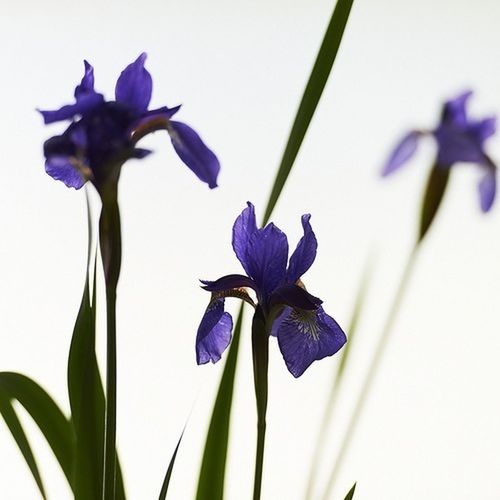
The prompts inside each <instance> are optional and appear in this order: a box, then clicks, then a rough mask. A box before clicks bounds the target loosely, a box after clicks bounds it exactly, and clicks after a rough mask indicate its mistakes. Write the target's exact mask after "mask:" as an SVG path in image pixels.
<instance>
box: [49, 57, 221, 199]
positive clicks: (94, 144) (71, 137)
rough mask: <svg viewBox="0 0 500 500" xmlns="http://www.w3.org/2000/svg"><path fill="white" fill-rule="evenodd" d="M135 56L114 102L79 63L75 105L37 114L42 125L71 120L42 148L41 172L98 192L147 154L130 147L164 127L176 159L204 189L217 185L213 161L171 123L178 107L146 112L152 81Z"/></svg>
mask: <svg viewBox="0 0 500 500" xmlns="http://www.w3.org/2000/svg"><path fill="white" fill-rule="evenodd" d="M145 60H146V54H145V53H143V54H141V55H140V56H139V57H138V58H137V59H136V60H135V61H134V62H133V63H132V64H129V65H128V66H127V67H126V68H125V69H124V70H123V71H122V73H121V75H120V77H119V78H118V81H117V82H116V88H115V100H114V101H106V100H105V99H104V97H103V96H102V94H99V93H97V92H96V91H95V90H94V69H93V68H92V66H91V65H90V64H89V63H88V62H87V61H85V74H84V76H83V78H82V81H81V83H80V84H79V85H77V87H76V88H75V94H74V95H75V102H74V103H73V104H68V105H66V106H63V107H62V108H60V109H57V110H54V111H40V113H41V114H42V116H43V119H44V122H45V124H50V123H54V122H58V121H63V120H71V123H70V125H69V126H68V128H67V129H66V130H65V131H64V132H63V133H62V134H61V135H57V136H54V137H51V138H50V139H48V140H47V141H46V142H45V144H44V154H45V159H46V161H45V170H46V171H47V173H48V174H49V175H50V176H51V177H53V178H54V179H56V180H60V181H62V182H64V184H66V186H68V187H73V188H75V189H80V188H81V187H82V186H83V185H84V184H85V182H86V181H87V180H90V181H92V182H93V183H94V184H95V186H96V187H97V188H98V190H100V188H102V187H103V186H104V185H105V184H106V183H107V182H108V181H110V180H115V181H117V180H118V176H119V174H120V168H121V166H122V165H123V163H124V162H125V161H126V160H128V159H130V158H139V159H140V158H144V157H145V156H147V155H148V154H150V153H151V151H149V150H147V149H142V148H138V147H136V144H137V142H138V141H139V140H140V139H141V138H142V137H144V136H145V135H147V134H149V133H151V132H154V131H156V130H160V129H164V130H167V132H168V133H169V135H170V139H171V141H172V144H173V146H174V149H175V151H176V152H177V154H178V155H179V157H180V158H181V160H182V161H183V162H184V163H185V164H186V165H187V166H188V167H189V168H190V169H191V170H192V171H193V172H194V173H195V174H196V175H197V176H198V178H199V179H200V180H202V181H203V182H206V183H207V184H208V185H209V187H210V188H214V187H216V186H217V175H218V173H219V170H220V165H219V161H218V160H217V157H216V156H215V155H214V153H213V152H212V151H210V149H208V148H207V146H206V145H205V144H204V143H203V141H202V140H201V138H200V137H199V135H198V134H197V133H196V132H195V131H194V130H193V129H192V128H190V127H189V126H188V125H186V124H184V123H181V122H178V121H174V120H172V119H171V118H172V116H173V115H174V114H175V113H177V111H179V108H180V106H176V107H174V108H168V107H166V106H164V107H161V108H158V109H154V110H148V106H149V101H150V99H151V93H152V89H153V81H152V78H151V75H150V74H149V72H148V71H147V70H146V69H145V68H144V62H145Z"/></svg>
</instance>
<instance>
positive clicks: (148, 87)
mask: <svg viewBox="0 0 500 500" xmlns="http://www.w3.org/2000/svg"><path fill="white" fill-rule="evenodd" d="M146 57H147V55H146V53H145V52H143V53H142V54H141V55H140V56H139V57H138V58H137V59H136V60H135V61H134V62H133V63H132V64H129V65H128V66H127V67H126V68H125V69H124V70H123V71H122V72H121V74H120V76H119V78H118V80H117V82H116V88H115V96H116V100H117V101H119V102H121V103H123V104H127V105H128V106H130V107H132V108H133V109H135V110H136V111H137V112H138V113H143V112H144V111H146V110H147V109H148V105H149V101H150V100H151V94H152V92H153V79H152V78H151V75H150V73H149V71H148V70H147V69H146V68H145V67H144V62H145V61H146Z"/></svg>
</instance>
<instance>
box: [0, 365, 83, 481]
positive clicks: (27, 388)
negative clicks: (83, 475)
mask: <svg viewBox="0 0 500 500" xmlns="http://www.w3.org/2000/svg"><path fill="white" fill-rule="evenodd" d="M0 390H1V391H2V392H4V393H5V394H6V395H7V396H8V397H9V398H10V399H17V401H19V403H21V405H22V406H24V408H25V409H26V411H27V412H28V413H29V414H30V415H31V417H32V418H33V420H34V421H35V422H36V424H37V425H38V427H39V428H40V430H41V431H42V434H43V435H44V436H45V439H46V440H47V442H48V443H49V446H50V447H51V449H52V451H53V453H54V455H55V457H56V459H57V461H58V462H59V465H60V466H61V469H62V470H63V472H64V475H65V476H66V478H67V480H68V483H69V484H70V485H71V486H73V466H74V449H75V435H74V432H73V426H72V424H71V422H70V421H69V420H68V419H67V418H66V417H65V416H64V414H63V413H62V411H61V410H60V409H59V407H58V406H57V404H56V403H55V402H54V401H53V400H52V398H51V397H50V396H49V395H48V394H47V392H46V391H45V390H44V389H42V387H40V386H39V385H38V384H37V383H36V382H34V381H33V380H31V379H30V378H28V377H26V376H25V375H21V374H20V373H14V372H0Z"/></svg>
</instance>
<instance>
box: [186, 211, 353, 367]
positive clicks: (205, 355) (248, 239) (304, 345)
mask: <svg viewBox="0 0 500 500" xmlns="http://www.w3.org/2000/svg"><path fill="white" fill-rule="evenodd" d="M310 218H311V216H310V215H303V216H302V227H303V230H304V235H303V236H302V238H301V239H300V241H299V243H298V245H297V248H296V249H295V251H294V252H293V254H292V255H291V257H290V259H289V260H288V241H287V237H286V235H285V233H283V232H282V231H281V230H280V229H278V228H277V227H276V226H275V225H274V224H273V223H270V224H268V225H267V226H266V227H264V228H260V229H259V228H257V224H256V220H255V209H254V206H253V205H252V204H251V203H248V206H247V208H245V209H244V210H243V212H242V213H241V215H240V216H239V217H238V218H237V219H236V222H235V223H234V226H233V249H234V252H235V253H236V257H237V258H238V260H239V261H240V262H241V265H242V266H243V269H244V270H245V272H246V276H245V275H241V274H230V275H227V276H224V277H222V278H220V279H218V280H217V281H202V283H203V288H204V289H205V290H207V291H209V292H212V298H211V300H210V303H209V305H208V307H207V309H206V311H205V314H204V316H203V319H202V320H201V323H200V326H199V328H198V333H197V337H196V356H197V362H198V364H203V363H207V362H208V361H212V362H213V363H215V362H217V361H219V359H220V358H221V355H222V353H223V352H224V350H225V349H226V348H227V346H228V345H229V343H230V341H231V331H232V327H233V321H232V318H231V315H230V314H229V313H227V312H225V311H224V299H225V298H226V297H236V298H239V299H241V300H245V301H246V302H248V303H250V304H251V305H252V306H254V307H255V308H256V309H257V308H260V309H261V310H262V312H263V314H264V317H265V318H266V324H267V328H268V334H271V335H274V336H276V337H277V339H278V344H279V347H280V350H281V353H282V355H283V358H284V360H285V363H286V365H287V367H288V370H289V371H290V372H291V373H292V375H293V376H294V377H299V376H300V375H302V374H303V373H304V371H305V370H306V369H307V368H308V367H309V366H310V365H311V363H313V361H316V360H319V359H322V358H324V357H326V356H332V355H333V354H335V353H336V352H337V351H338V350H339V349H340V348H341V347H342V346H343V345H344V344H345V342H346V336H345V334H344V332H343V331H342V329H341V328H340V326H339V325H338V324H337V323H336V322H335V320H334V319H333V318H332V317H330V316H328V315H327V314H326V313H325V311H324V310H323V308H322V307H321V304H322V301H321V300H320V299H318V298H316V297H314V296H313V295H311V294H310V293H308V292H307V291H306V289H305V287H304V285H303V284H302V282H301V281H300V278H301V276H302V275H303V274H304V273H305V272H306V271H307V270H308V269H309V268H310V267H311V265H312V263H313V262H314V259H315V258H316V249H317V245H318V244H317V240H316V236H315V234H314V232H313V230H312V228H311V225H310V223H309V219H310ZM287 263H288V266H287ZM248 288H249V289H252V290H253V291H254V292H255V294H256V297H257V304H255V303H254V302H253V300H252V299H251V298H250V296H249V295H248V293H247V290H246V289H248Z"/></svg>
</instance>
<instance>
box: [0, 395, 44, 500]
mask: <svg viewBox="0 0 500 500" xmlns="http://www.w3.org/2000/svg"><path fill="white" fill-rule="evenodd" d="M0 413H1V414H2V417H3V418H4V420H5V423H6V424H7V426H8V427H9V430H10V433H11V434H12V436H13V437H14V439H15V440H16V443H17V446H18V447H19V449H20V450H21V453H22V454H23V457H24V459H25V460H26V463H27V464H28V467H29V468H30V470H31V473H32V474H33V477H34V479H35V482H36V484H37V486H38V489H39V490H40V493H41V495H42V497H43V498H44V500H45V499H46V498H47V496H46V494H45V489H44V487H43V482H42V478H41V477H40V472H39V470H38V466H37V464H36V461H35V457H34V456H33V452H32V451H31V447H30V444H29V442H28V438H27V437H26V434H25V433H24V429H23V427H22V425H21V422H20V421H19V418H18V416H17V414H16V411H15V410H14V408H13V406H12V401H11V399H10V398H9V397H8V396H7V394H6V393H5V392H4V391H1V390H0Z"/></svg>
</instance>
